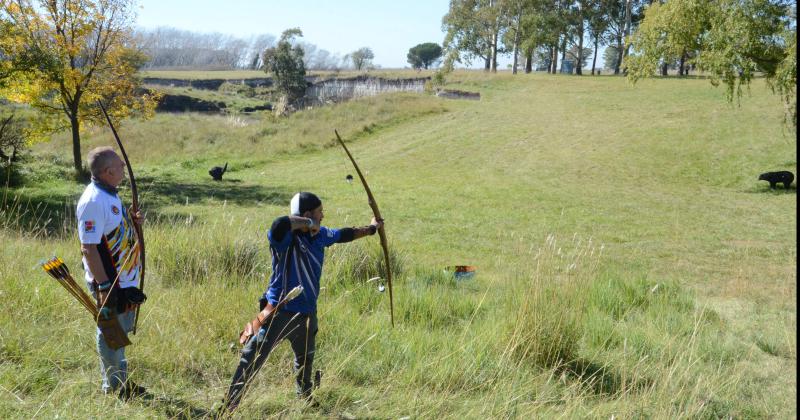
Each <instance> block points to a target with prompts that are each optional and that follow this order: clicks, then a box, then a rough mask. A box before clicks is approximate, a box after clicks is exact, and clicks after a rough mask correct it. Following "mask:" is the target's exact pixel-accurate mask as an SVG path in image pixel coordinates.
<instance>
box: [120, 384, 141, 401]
mask: <svg viewBox="0 0 800 420" xmlns="http://www.w3.org/2000/svg"><path fill="white" fill-rule="evenodd" d="M143 395H147V389H146V388H145V387H143V386H139V385H137V384H136V383H135V382H133V381H130V380H129V381H127V382H125V385H123V386H122V388H120V389H119V397H120V398H121V399H123V400H128V399H131V398H136V397H141V396H143Z"/></svg>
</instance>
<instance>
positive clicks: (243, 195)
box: [137, 177, 294, 212]
mask: <svg viewBox="0 0 800 420" xmlns="http://www.w3.org/2000/svg"><path fill="white" fill-rule="evenodd" d="M241 183H242V181H241V180H239V179H226V180H222V181H211V180H209V181H205V182H186V181H179V180H173V179H170V178H169V177H160V178H155V177H141V179H139V180H137V184H138V186H139V194H140V195H141V196H142V202H143V203H142V206H143V207H144V206H146V207H147V210H148V211H156V212H158V210H159V208H160V207H164V206H168V205H176V204H187V203H188V204H198V203H204V202H208V201H212V200H215V201H226V202H228V203H232V204H240V205H253V204H256V203H264V204H275V205H281V206H283V205H286V204H288V203H289V200H290V199H291V198H292V195H293V194H294V192H290V191H287V190H284V189H279V188H269V187H264V186H260V185H240V184H241Z"/></svg>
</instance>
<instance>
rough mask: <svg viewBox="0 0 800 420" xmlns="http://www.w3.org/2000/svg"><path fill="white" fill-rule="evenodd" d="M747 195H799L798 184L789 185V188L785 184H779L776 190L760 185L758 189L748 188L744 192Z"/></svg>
mask: <svg viewBox="0 0 800 420" xmlns="http://www.w3.org/2000/svg"><path fill="white" fill-rule="evenodd" d="M744 192H747V193H753V194H772V195H782V194H797V184H792V185H789V188H785V187H784V186H783V184H778V186H776V187H775V188H770V187H769V185H766V184H765V185H759V186H757V187H753V188H748V189H746V190H744Z"/></svg>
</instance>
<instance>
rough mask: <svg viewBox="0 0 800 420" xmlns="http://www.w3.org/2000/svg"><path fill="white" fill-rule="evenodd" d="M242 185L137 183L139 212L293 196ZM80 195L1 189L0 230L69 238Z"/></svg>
mask: <svg viewBox="0 0 800 420" xmlns="http://www.w3.org/2000/svg"><path fill="white" fill-rule="evenodd" d="M241 184H242V181H241V180H237V179H230V180H223V181H210V180H209V181H206V182H186V181H182V180H174V179H170V178H169V177H159V178H154V177H141V179H137V185H138V188H139V194H140V196H141V198H140V200H141V205H142V207H143V210H144V211H146V212H147V213H149V214H150V215H154V216H156V217H157V216H160V215H165V216H172V215H174V214H175V212H174V211H170V212H164V208H165V207H168V206H174V205H180V204H187V203H188V204H203V203H208V202H212V201H217V202H222V201H225V202H227V203H230V204H237V205H245V206H252V205H257V204H274V205H279V206H285V205H287V204H288V203H289V200H290V199H291V197H292V195H293V194H294V192H292V191H288V190H284V189H280V188H270V187H264V186H259V185H241ZM79 195H80V194H72V193H70V194H66V193H54V192H53V191H36V190H29V189H25V188H20V189H15V188H8V189H6V188H5V187H0V228H4V229H9V230H13V231H17V232H20V233H21V234H23V233H24V234H25V235H28V236H34V237H39V236H53V235H72V234H74V233H75V229H76V226H77V222H76V221H75V206H76V205H77V201H78V198H79ZM120 195H121V196H122V202H123V203H124V205H126V206H128V205H130V203H131V200H130V189H129V188H128V187H127V186H124V187H123V188H122V189H121V193H120ZM4 198H5V200H4Z"/></svg>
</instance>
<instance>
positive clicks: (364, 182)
mask: <svg viewBox="0 0 800 420" xmlns="http://www.w3.org/2000/svg"><path fill="white" fill-rule="evenodd" d="M333 132H334V133H335V134H336V140H338V141H339V144H341V145H342V148H343V149H344V152H345V153H347V157H349V158H350V162H352V163H353V167H354V168H355V169H356V173H358V177H359V178H360V179H361V184H362V185H364V190H365V191H366V192H367V198H369V206H370V208H372V214H373V215H374V216H375V218H376V219H378V220H383V218H382V217H381V211H380V210H378V203H377V202H376V201H375V197H374V196H373V195H372V191H371V190H370V189H369V185H367V180H366V179H365V178H364V174H362V173H361V169H360V168H359V167H358V164H357V163H356V160H355V159H353V155H352V154H350V150H347V146H345V144H344V142H343V141H342V138H341V137H339V132H337V131H336V130H333ZM378 234H379V235H380V237H381V248H383V260H384V262H385V264H386V283H387V284H388V285H389V319H390V320H391V321H392V327H394V297H393V295H392V269H391V265H390V264H389V245H388V243H389V242H388V241H387V240H386V231H385V230H384V229H383V226H381V227H380V229H378Z"/></svg>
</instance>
